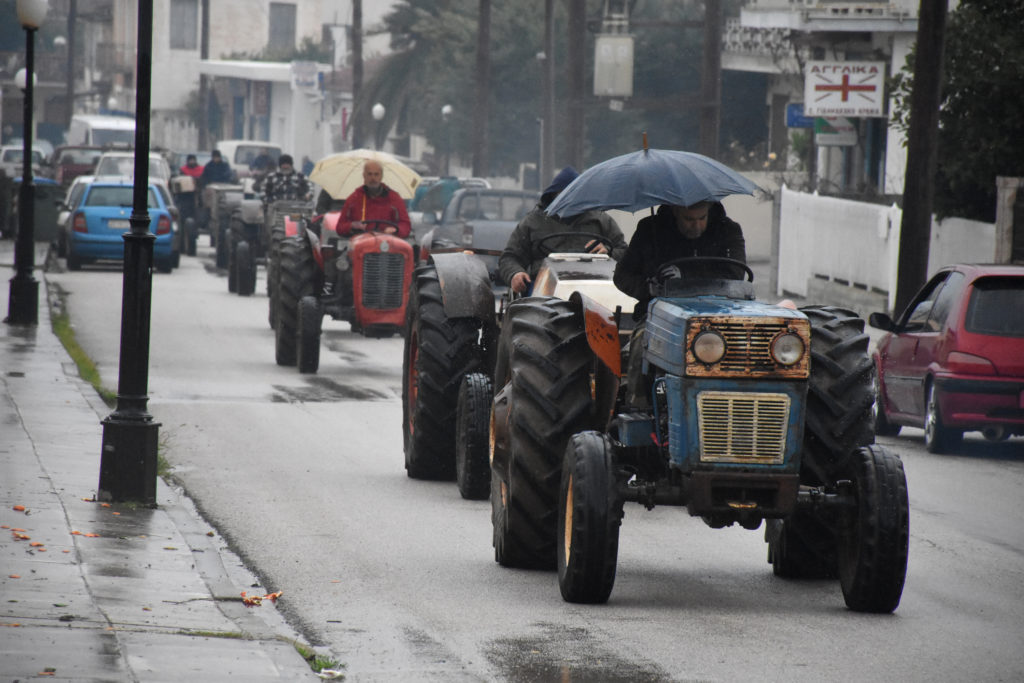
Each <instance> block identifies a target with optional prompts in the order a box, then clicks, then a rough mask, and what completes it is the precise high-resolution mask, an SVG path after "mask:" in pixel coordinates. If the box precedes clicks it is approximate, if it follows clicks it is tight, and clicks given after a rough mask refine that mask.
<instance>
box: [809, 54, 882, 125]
mask: <svg viewBox="0 0 1024 683" xmlns="http://www.w3.org/2000/svg"><path fill="white" fill-rule="evenodd" d="M884 81H885V62H808V63H807V69H806V71H805V72H804V116H854V117H860V116H884V115H885V113H884V112H885V83H884Z"/></svg>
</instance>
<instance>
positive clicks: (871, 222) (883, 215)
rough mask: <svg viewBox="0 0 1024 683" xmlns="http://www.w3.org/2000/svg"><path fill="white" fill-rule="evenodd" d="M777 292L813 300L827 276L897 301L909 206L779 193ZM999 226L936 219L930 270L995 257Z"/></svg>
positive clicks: (991, 259)
mask: <svg viewBox="0 0 1024 683" xmlns="http://www.w3.org/2000/svg"><path fill="white" fill-rule="evenodd" d="M780 197H781V199H780V201H781V207H780V213H779V260H778V264H777V266H776V268H777V273H778V289H777V291H776V294H778V295H783V294H784V293H785V292H789V293H792V294H796V295H798V296H802V297H806V296H807V294H808V289H809V286H810V283H811V282H812V281H813V280H827V281H830V282H834V283H838V284H840V285H846V286H849V287H853V288H855V289H858V290H861V291H869V292H877V293H879V294H882V295H885V296H886V297H887V298H888V302H889V309H890V310H891V309H892V307H893V305H894V303H895V299H896V271H897V264H898V258H899V243H900V223H901V221H902V214H903V212H902V210H900V209H899V208H898V207H896V206H895V205H894V206H881V205H878V204H868V203H864V202H855V201H851V200H847V199H837V198H835V197H822V196H819V195H817V194H807V193H803V192H793V191H791V190H789V189H788V188H785V187H783V188H782V191H781V193H780ZM995 236H996V233H995V225H994V224H992V223H980V222H978V221H969V220H965V219H962V218H950V219H947V220H945V221H943V222H941V223H940V222H939V221H936V220H934V219H933V221H932V229H931V243H930V246H929V250H928V274H929V276H930V275H931V274H932V273H934V272H935V270H937V269H938V268H939V267H940V266H943V265H947V264H950V263H992V262H994V261H995V254H996V239H995Z"/></svg>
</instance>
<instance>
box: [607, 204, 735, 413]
mask: <svg viewBox="0 0 1024 683" xmlns="http://www.w3.org/2000/svg"><path fill="white" fill-rule="evenodd" d="M700 256H704V257H720V258H730V259H733V260H735V261H739V262H741V263H746V261H747V252H746V245H745V242H744V240H743V230H742V228H740V224H739V223H737V222H736V221H734V220H732V219H731V218H729V217H728V216H726V215H725V207H723V206H722V204H721V202H712V201H705V202H698V203H696V204H692V205H690V206H674V205H667V204H666V205H662V206H661V207H659V208H658V211H657V213H655V214H654V215H653V216H648V217H647V218H644V219H643V220H641V221H640V222H639V223H638V224H637V226H636V232H635V233H633V238H632V239H631V240H630V241H629V248H628V249H626V254H625V255H624V256H623V257H622V258H621V259H620V260H619V262H618V263H617V264H616V265H615V275H614V278H613V279H614V282H615V286H616V287H618V288H619V289H620V290H622V291H623V292H625V293H626V294H628V295H630V296H631V297H633V298H635V299H637V300H638V301H637V304H636V307H635V308H634V309H633V319H634V320H636V325H635V326H634V328H633V334H632V335H631V336H630V340H629V349H628V361H627V365H626V402H627V404H628V405H631V406H633V407H634V408H636V409H638V410H646V409H648V408H649V407H650V400H651V399H650V394H651V391H650V390H651V382H650V380H649V378H647V377H645V376H644V375H643V348H644V346H645V343H646V340H645V338H646V325H645V323H646V320H645V318H646V317H647V306H648V304H649V303H650V301H651V298H652V293H651V283H652V281H654V280H665V279H670V278H679V277H682V276H683V275H686V276H688V277H724V278H732V279H739V278H742V277H743V273H744V270H743V268H741V267H740V266H738V265H729V264H719V263H712V264H695V265H694V266H692V267H688V266H686V265H685V264H669V262H670V261H673V260H675V259H680V258H685V257H700Z"/></svg>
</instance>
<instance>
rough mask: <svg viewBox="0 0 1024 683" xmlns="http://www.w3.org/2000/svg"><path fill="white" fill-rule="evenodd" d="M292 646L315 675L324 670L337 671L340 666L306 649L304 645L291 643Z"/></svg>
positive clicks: (296, 642)
mask: <svg viewBox="0 0 1024 683" xmlns="http://www.w3.org/2000/svg"><path fill="white" fill-rule="evenodd" d="M292 646H293V647H294V648H295V651H296V652H298V653H299V654H300V655H302V658H303V659H305V660H306V663H307V664H309V668H310V669H312V670H313V671H314V672H315V673H320V672H321V671H323V670H324V669H334V670H337V669H338V668H339V667H340V664H339V663H338V662H337V660H334V659H330V658H329V657H324V656H322V655H318V654H317V653H316V652H314V651H313V650H312V649H311V648H309V647H307V646H306V645H303V644H302V643H300V642H298V641H295V642H293V643H292Z"/></svg>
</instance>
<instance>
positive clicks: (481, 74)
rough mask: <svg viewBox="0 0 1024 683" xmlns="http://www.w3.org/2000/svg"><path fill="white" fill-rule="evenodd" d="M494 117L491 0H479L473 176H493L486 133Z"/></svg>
mask: <svg viewBox="0 0 1024 683" xmlns="http://www.w3.org/2000/svg"><path fill="white" fill-rule="evenodd" d="M490 116H491V0H480V5H479V16H478V18H477V32H476V106H475V107H474V108H473V175H475V176H480V177H483V176H488V175H490V167H491V159H490V153H489V151H488V149H487V134H488V130H489V126H490V124H489V120H490Z"/></svg>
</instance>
